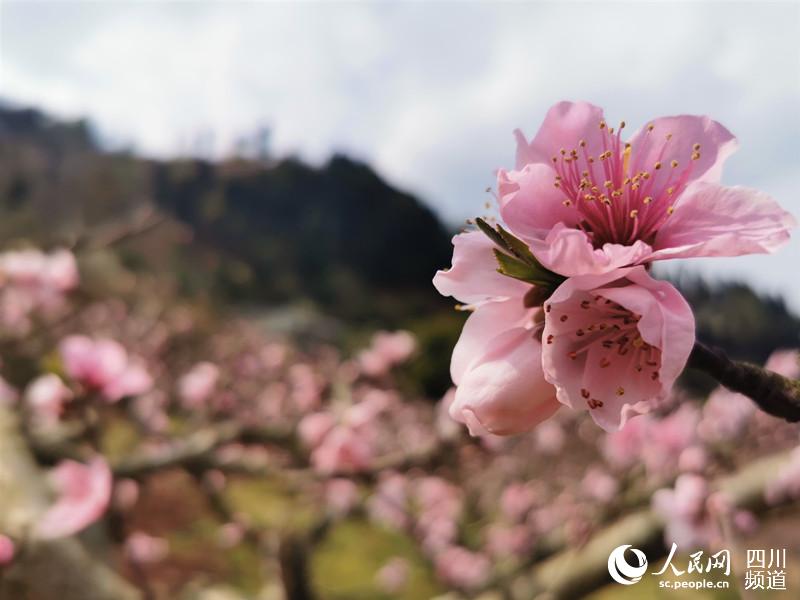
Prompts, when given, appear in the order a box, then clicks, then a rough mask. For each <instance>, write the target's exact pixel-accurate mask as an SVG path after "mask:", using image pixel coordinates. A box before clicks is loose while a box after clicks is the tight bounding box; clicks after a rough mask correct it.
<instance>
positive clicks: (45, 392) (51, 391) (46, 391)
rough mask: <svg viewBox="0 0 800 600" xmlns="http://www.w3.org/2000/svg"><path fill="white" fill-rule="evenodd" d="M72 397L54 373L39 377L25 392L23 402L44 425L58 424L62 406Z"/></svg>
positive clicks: (62, 410) (70, 392)
mask: <svg viewBox="0 0 800 600" xmlns="http://www.w3.org/2000/svg"><path fill="white" fill-rule="evenodd" d="M72 397H73V394H72V390H70V389H69V388H68V387H67V386H66V385H65V384H64V382H63V381H61V378H60V377H59V376H58V375H56V374H54V373H46V374H44V375H40V376H39V377H37V378H36V379H34V380H33V381H32V382H31V383H30V384H28V387H27V388H26V390H25V402H26V403H27V404H28V406H29V407H30V409H31V411H32V412H33V414H34V415H35V417H36V418H37V419H39V420H41V421H42V422H44V423H55V422H58V420H59V418H60V417H61V414H62V413H63V412H64V405H65V404H66V403H67V402H68V401H69V400H71V399H72Z"/></svg>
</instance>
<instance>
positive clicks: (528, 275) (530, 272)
mask: <svg viewBox="0 0 800 600" xmlns="http://www.w3.org/2000/svg"><path fill="white" fill-rule="evenodd" d="M492 252H494V257H495V260H497V264H498V265H499V267H498V269H497V272H498V273H500V274H502V275H506V276H508V277H513V278H514V279H519V280H520V281H525V282H527V283H531V284H533V285H538V286H542V287H548V288H549V287H552V286H553V283H554V281H553V280H552V279H551V278H550V277H548V274H549V273H550V272H549V271H547V270H546V269H543V268H542V267H541V265H540V266H539V267H538V268H537V267H536V266H534V265H531V264H528V263H526V262H523V261H522V260H520V259H518V258H516V257H515V256H510V255H508V254H505V253H504V252H501V251H500V250H498V249H497V248H493V249H492Z"/></svg>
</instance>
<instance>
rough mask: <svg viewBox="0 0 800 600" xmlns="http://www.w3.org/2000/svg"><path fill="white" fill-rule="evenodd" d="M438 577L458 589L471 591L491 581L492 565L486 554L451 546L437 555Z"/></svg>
mask: <svg viewBox="0 0 800 600" xmlns="http://www.w3.org/2000/svg"><path fill="white" fill-rule="evenodd" d="M435 564H436V575H437V576H438V577H439V578H440V579H441V580H442V581H444V582H446V583H449V584H451V585H453V586H455V587H457V588H460V589H465V590H471V589H475V588H478V587H480V586H481V585H483V584H484V583H486V581H487V580H488V579H489V575H490V570H491V563H490V562H489V559H488V558H487V557H486V555H484V554H480V553H478V552H471V551H470V550H467V549H466V548H462V547H461V546H450V547H449V548H446V549H445V550H443V551H442V552H440V553H439V554H437V555H436V559H435Z"/></svg>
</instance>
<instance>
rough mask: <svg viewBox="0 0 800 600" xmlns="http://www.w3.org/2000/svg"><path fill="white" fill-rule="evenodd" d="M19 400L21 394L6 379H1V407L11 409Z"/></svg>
mask: <svg viewBox="0 0 800 600" xmlns="http://www.w3.org/2000/svg"><path fill="white" fill-rule="evenodd" d="M17 400H19V393H18V392H17V390H16V389H15V388H14V386H12V385H11V384H10V383H8V382H7V381H6V380H5V379H3V378H2V377H0V406H7V407H11V406H14V405H15V404H16V403H17Z"/></svg>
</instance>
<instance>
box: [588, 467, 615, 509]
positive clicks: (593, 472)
mask: <svg viewBox="0 0 800 600" xmlns="http://www.w3.org/2000/svg"><path fill="white" fill-rule="evenodd" d="M581 489H582V490H583V493H584V494H585V495H586V496H588V497H589V498H592V499H593V500H596V501H598V502H600V503H602V504H608V503H610V502H611V501H612V500H614V498H615V497H616V495H617V492H618V491H619V483H618V482H617V480H616V479H615V478H614V477H612V476H611V475H610V474H609V473H608V472H606V471H604V470H603V469H601V468H599V467H590V468H589V469H588V470H587V471H586V474H585V475H584V476H583V479H582V480H581Z"/></svg>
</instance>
